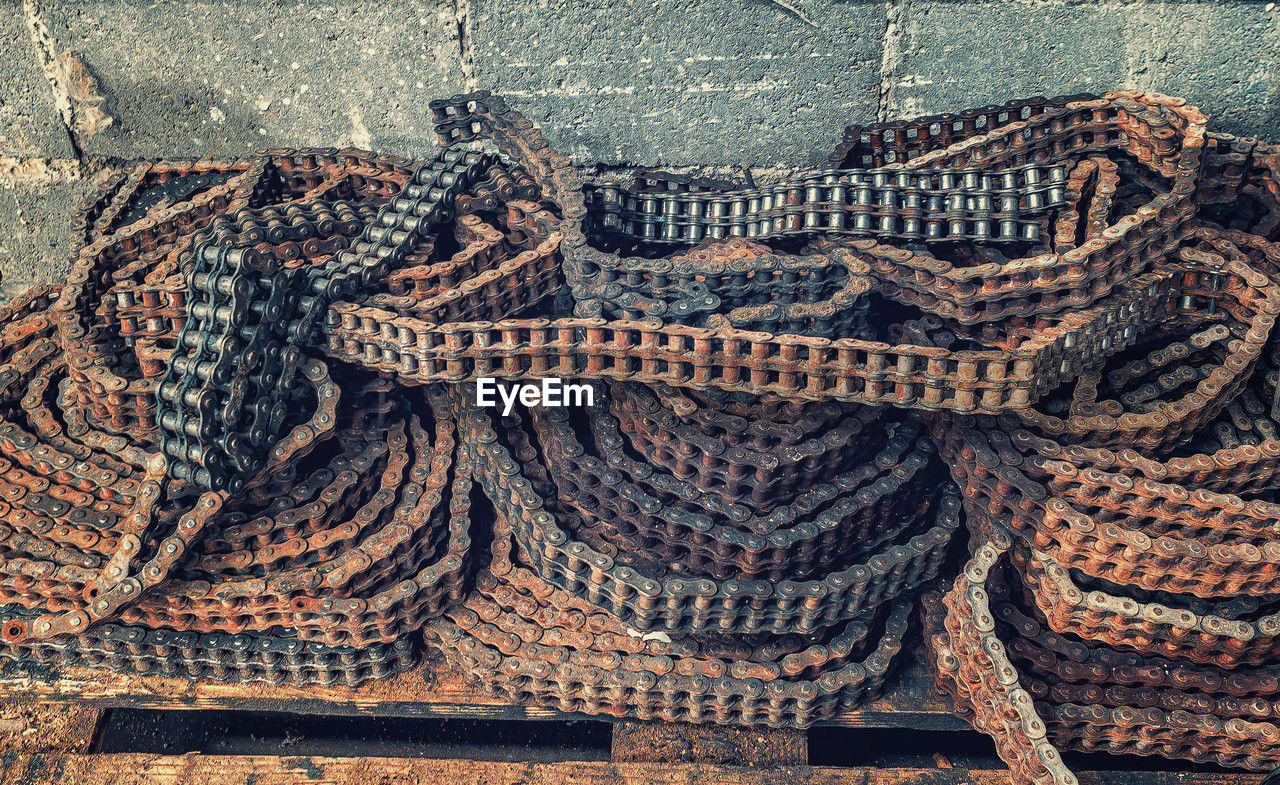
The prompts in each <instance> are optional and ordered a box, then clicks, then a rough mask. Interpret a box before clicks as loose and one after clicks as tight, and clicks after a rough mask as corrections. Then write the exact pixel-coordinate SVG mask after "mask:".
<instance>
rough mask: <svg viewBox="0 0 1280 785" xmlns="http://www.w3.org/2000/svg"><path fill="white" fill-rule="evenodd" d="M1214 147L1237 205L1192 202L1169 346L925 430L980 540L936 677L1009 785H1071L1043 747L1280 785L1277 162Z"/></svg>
mask: <svg viewBox="0 0 1280 785" xmlns="http://www.w3.org/2000/svg"><path fill="white" fill-rule="evenodd" d="M1215 144H1216V145H1218V146H1219V147H1220V148H1226V149H1228V150H1230V151H1231V152H1230V153H1227V154H1225V155H1224V156H1223V159H1226V162H1224V160H1222V159H1219V160H1218V161H1216V162H1214V163H1213V165H1212V166H1210V167H1209V169H1208V171H1209V172H1212V171H1215V170H1217V171H1219V172H1225V171H1229V170H1231V169H1233V168H1234V170H1235V172H1236V173H1235V175H1234V176H1235V178H1236V184H1235V186H1234V187H1226V186H1222V185H1221V184H1220V183H1219V184H1214V183H1209V184H1208V185H1206V190H1204V191H1201V192H1197V194H1196V198H1197V200H1198V201H1200V202H1201V206H1200V212H1201V215H1202V216H1204V217H1201V218H1196V219H1193V220H1192V221H1191V222H1190V223H1189V224H1188V225H1187V227H1186V229H1185V230H1184V232H1183V236H1182V238H1181V240H1180V242H1179V243H1178V245H1177V246H1176V247H1175V248H1174V249H1173V250H1172V251H1171V253H1170V254H1169V257H1168V259H1167V260H1166V261H1165V262H1164V263H1163V265H1162V268H1163V269H1165V270H1169V271H1171V272H1172V273H1173V274H1175V275H1178V276H1181V277H1183V278H1184V279H1186V280H1188V281H1190V282H1192V283H1191V284H1190V285H1189V286H1188V287H1187V288H1186V289H1185V290H1184V291H1185V292H1186V295H1187V296H1185V297H1184V298H1183V300H1182V302H1181V303H1180V308H1179V310H1178V311H1177V312H1176V313H1173V314H1172V315H1171V317H1170V318H1168V319H1167V320H1166V321H1165V322H1164V323H1163V325H1162V327H1161V329H1160V330H1158V331H1154V332H1152V333H1151V334H1149V335H1147V336H1143V338H1142V339H1141V340H1139V341H1137V342H1135V343H1134V344H1133V345H1132V347H1131V348H1129V349H1127V350H1126V351H1124V352H1121V353H1118V354H1116V355H1114V356H1113V357H1111V358H1109V359H1107V360H1105V361H1099V362H1097V363H1096V364H1095V366H1094V367H1093V368H1091V369H1090V370H1089V371H1088V372H1086V373H1084V374H1082V375H1081V376H1080V377H1079V378H1078V379H1076V380H1075V381H1074V383H1072V384H1069V385H1067V386H1066V387H1064V388H1063V389H1062V390H1060V391H1058V392H1057V393H1056V394H1054V395H1051V396H1047V397H1045V398H1044V399H1042V400H1041V401H1039V402H1037V403H1036V404H1035V405H1034V406H1032V407H1030V408H1027V409H1024V410H1019V411H1016V412H1009V413H1005V414H1002V415H1000V416H998V417H987V416H977V417H968V416H958V417H948V418H939V419H938V420H937V421H935V425H934V430H935V435H936V436H937V438H938V439H939V442H940V444H941V445H942V454H943V456H944V458H945V459H946V460H947V463H948V465H949V466H950V467H951V470H952V474H953V476H954V477H955V479H956V481H957V482H958V483H959V484H960V485H961V487H962V493H963V495H964V497H965V505H964V506H965V513H966V518H967V522H968V524H969V528H970V529H971V530H972V531H973V532H974V534H975V535H976V537H977V540H976V542H975V546H974V550H973V555H972V558H971V560H970V561H969V563H968V565H966V566H965V568H964V570H963V573H962V574H961V576H960V577H959V578H958V579H957V580H956V582H955V584H954V586H953V587H952V589H951V590H950V591H949V592H947V593H946V594H945V596H942V595H938V594H932V595H930V596H929V597H927V598H926V611H927V612H926V615H927V617H928V622H929V626H930V634H929V635H928V638H929V641H930V644H931V649H932V659H933V661H934V663H935V664H936V665H937V668H938V672H937V676H938V679H939V684H940V686H941V687H942V688H943V690H944V691H945V692H947V693H948V694H950V695H951V696H952V698H953V699H954V701H955V705H956V707H957V709H958V710H959V711H960V712H962V713H963V714H964V715H966V716H967V717H968V718H969V719H970V721H971V722H972V723H973V724H974V725H975V727H977V728H979V729H981V730H983V731H985V732H987V733H989V734H991V735H992V737H993V738H995V740H996V744H997V748H998V749H999V751H1000V754H1001V756H1002V757H1003V758H1004V759H1005V760H1006V761H1007V762H1008V763H1009V764H1010V767H1011V769H1012V772H1013V775H1014V781H1015V782H1018V783H1059V784H1061V785H1068V784H1070V783H1075V782H1076V779H1075V777H1074V775H1072V774H1071V772H1070V771H1069V769H1068V768H1067V767H1066V765H1065V764H1064V763H1063V761H1062V758H1061V756H1060V755H1059V754H1058V752H1057V750H1056V749H1055V747H1062V748H1071V749H1076V750H1082V751H1089V752H1093V751H1103V752H1110V753H1127V754H1139V755H1162V756H1165V757H1170V758H1184V759H1187V760H1192V761H1198V762H1207V763H1215V764H1218V765H1223V766H1230V767H1238V768H1247V769H1254V770H1270V769H1273V768H1275V767H1276V766H1277V764H1280V755H1278V754H1277V753H1276V750H1277V748H1280V722H1278V720H1280V714H1278V711H1277V708H1276V706H1277V701H1280V681H1277V678H1278V676H1280V672H1278V671H1277V670H1276V667H1277V665H1276V664H1277V661H1278V660H1277V655H1278V654H1280V605H1277V601H1278V600H1280V583H1278V580H1280V571H1278V569H1277V565H1278V564H1280V542H1278V541H1277V537H1276V535H1277V528H1276V527H1277V520H1280V505H1277V504H1276V502H1277V501H1280V497H1278V496H1277V493H1276V492H1277V490H1280V486H1277V484H1276V468H1277V466H1280V432H1278V428H1280V407H1278V406H1277V403H1278V402H1280V400H1278V399H1277V381H1278V380H1280V339H1278V338H1277V335H1276V332H1275V330H1274V322H1275V319H1276V316H1277V313H1280V285H1278V284H1277V281H1278V280H1280V246H1278V245H1276V244H1275V243H1274V242H1273V241H1274V240H1275V239H1278V238H1277V236H1276V232H1275V229H1276V222H1275V221H1274V220H1272V219H1271V218H1270V217H1269V216H1271V215H1273V214H1274V210H1275V205H1276V204H1277V203H1276V201H1275V194H1276V187H1275V183H1276V180H1275V179H1274V172H1275V171H1276V169H1275V162H1276V161H1275V156H1274V154H1267V151H1266V148H1265V146H1260V145H1254V144H1252V143H1249V142H1247V141H1242V140H1234V139H1231V138H1224V139H1218V140H1215ZM1259 153H1261V155H1259ZM1228 156H1231V158H1228ZM1228 217H1229V218H1228ZM1207 218H1214V219H1216V220H1218V221H1220V223H1218V222H1211V221H1209V220H1206V219H1207ZM1233 227H1239V228H1233ZM1246 230H1249V231H1246Z"/></svg>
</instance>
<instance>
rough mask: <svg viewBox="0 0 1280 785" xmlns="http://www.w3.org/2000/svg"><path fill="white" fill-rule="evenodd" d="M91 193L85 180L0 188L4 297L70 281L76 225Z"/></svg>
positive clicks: (0, 281) (0, 286) (0, 284)
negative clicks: (40, 285) (82, 204)
mask: <svg viewBox="0 0 1280 785" xmlns="http://www.w3.org/2000/svg"><path fill="white" fill-rule="evenodd" d="M89 188H90V186H89V185H88V183H87V182H86V181H84V180H80V181H76V182H71V183H51V184H43V185H28V186H21V187H16V188H0V271H2V272H3V278H2V279H0V297H6V298H7V297H8V296H11V295H13V294H17V293H18V292H20V291H22V290H23V289H25V288H26V287H27V286H30V285H32V284H37V283H51V282H60V281H62V280H65V278H66V274H67V272H68V271H69V269H70V261H69V258H68V251H69V249H70V245H71V223H72V219H73V218H74V216H75V209H76V207H77V206H78V205H79V204H80V202H82V201H84V199H85V196H86V195H87V193H88V189H89Z"/></svg>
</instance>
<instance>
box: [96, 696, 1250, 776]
mask: <svg viewBox="0 0 1280 785" xmlns="http://www.w3.org/2000/svg"><path fill="white" fill-rule="evenodd" d="M611 727H612V726H611V724H610V723H609V722H607V721H595V720H536V721H527V720H490V719H440V718H424V717H345V716H320V715H302V714H287V713H280V712H250V711H228V710H215V711H180V710H177V711H175V710H156V709H134V708H118V709H112V710H111V711H110V713H109V716H108V717H107V718H106V721H105V727H104V728H103V729H102V730H101V731H100V741H99V742H98V745H99V746H98V749H99V750H100V751H101V752H104V753H125V752H134V753H147V754H157V755H180V754H183V753H188V752H203V753H208V754H211V755H280V756H289V757H293V756H299V757H308V756H337V757H374V758H377V757H396V758H402V757H407V758H415V757H416V758H455V759H456V758H461V759H469V760H487V761H513V762H514V761H519V762H524V761H532V762H538V763H552V762H560V761H607V760H609V750H610V740H611ZM1063 757H1064V759H1065V760H1066V761H1067V763H1068V765H1070V766H1071V767H1072V768H1073V769H1074V770H1076V771H1135V772H1139V771H1141V772H1148V771H1150V772H1227V771H1230V770H1228V769H1222V768H1220V767H1216V766H1208V765H1204V764H1195V763H1189V762H1186V761H1169V760H1165V759H1163V758H1144V757H1138V756H1133V755H1119V756H1113V755H1104V754H1092V755H1086V754H1080V753H1068V754H1066V755H1064V756H1063ZM809 764H810V765H813V766H841V767H850V768H855V767H873V768H934V767H936V766H939V765H949V766H952V767H954V768H957V769H992V768H1003V764H1002V763H1001V762H1000V759H999V758H998V757H997V756H996V752H995V746H994V745H993V744H992V742H991V739H990V738H988V737H987V736H984V735H982V734H979V733H977V732H974V731H936V730H908V729H898V728H838V727H816V728H811V729H810V730H809Z"/></svg>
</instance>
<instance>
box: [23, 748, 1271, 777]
mask: <svg viewBox="0 0 1280 785" xmlns="http://www.w3.org/2000/svg"><path fill="white" fill-rule="evenodd" d="M1079 777H1080V785H1175V784H1176V785H1255V783H1257V781H1258V778H1259V775H1257V774H1186V773H1181V774H1161V773H1153V772H1134V771H1124V772H1095V773H1083V774H1080V775H1079ZM0 782H20V783H23V785H391V784H392V783H396V784H398V783H422V785H434V784H436V783H447V785H563V783H574V784H575V785H695V784H696V785H849V784H850V783H857V784H858V785H1008V783H1009V773H1008V772H1007V771H1004V770H1003V769H991V770H969V771H964V770H960V769H839V768H829V767H813V768H811V767H808V766H777V767H766V768H746V767H739V766H718V765H713V764H702V763H684V764H680V763H677V764H663V763H603V762H570V763H509V762H496V761H470V760H432V759H424V758H319V757H314V758H276V757H267V756H259V755H244V756H240V755H236V756H225V755H200V754H195V753H193V754H190V755H138V754H119V755H74V754H63V755H58V754H51V755H39V754H27V753H13V752H8V753H3V754H0Z"/></svg>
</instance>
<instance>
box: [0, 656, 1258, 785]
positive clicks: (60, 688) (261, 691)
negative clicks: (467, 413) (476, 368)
mask: <svg viewBox="0 0 1280 785" xmlns="http://www.w3.org/2000/svg"><path fill="white" fill-rule="evenodd" d="M114 708H145V709H166V710H174V709H180V710H186V711H201V710H239V711H272V712H289V713H295V714H304V715H330V716H348V717H349V716H365V717H409V718H452V719H458V718H467V719H473V720H474V719H480V720H519V721H539V720H564V719H566V718H577V717H578V716H579V715H565V714H561V713H559V712H556V711H551V710H546V709H538V708H527V707H522V706H512V705H509V704H506V703H503V702H501V701H498V700H495V699H493V698H490V697H488V696H486V695H484V694H483V693H481V692H479V691H478V690H477V689H475V688H473V687H472V686H470V685H469V684H468V683H467V682H466V681H465V680H464V679H463V678H461V677H460V676H458V675H457V674H454V673H451V672H449V671H448V670H446V669H444V668H442V667H441V666H439V665H438V664H433V663H428V664H426V665H423V666H421V667H419V668H417V669H415V670H413V671H410V672H408V673H403V674H400V675H398V676H396V677H394V678H391V679H387V680H385V681H381V682H376V683H370V684H367V685H364V686H362V687H360V688H358V689H354V690H353V689H350V688H346V687H306V688H299V687H291V686H271V685H265V684H248V685H246V684H221V683H217V682H192V681H187V680H185V679H173V678H162V677H154V676H136V675H121V674H111V673H106V672H102V671H96V670H87V669H82V668H66V669H61V670H54V669H49V668H33V667H23V666H19V665H16V664H14V663H12V662H5V663H4V664H3V665H0V783H21V785H41V784H42V783H59V784H61V785H108V784H110V785H125V784H126V783H161V784H164V785H169V784H171V783H191V784H192V785H206V784H208V785H214V784H218V785H220V784H221V783H230V784H231V785H277V783H306V784H307V785H323V784H324V783H334V784H335V785H336V784H337V783H351V784H352V785H383V783H386V784H388V785H390V784H391V783H449V785H516V783H533V784H536V785H543V783H545V784H546V785H560V783H587V784H589V785H606V784H607V785H621V784H622V783H626V784H627V785H695V784H701V783H706V784H707V785H783V784H784V783H785V784H786V785H827V783H830V785H836V784H837V783H839V784H840V785H849V784H850V783H857V784H858V785H963V784H967V785H996V784H997V783H1001V784H1003V783H1007V782H1008V774H1007V772H1005V771H1004V770H1003V769H1002V768H999V767H998V765H995V764H994V763H993V764H992V765H990V766H989V767H986V768H978V769H974V768H967V769H961V768H949V766H950V764H949V763H948V761H947V760H946V759H945V758H943V757H941V756H937V758H936V763H935V765H934V766H933V767H930V768H922V767H916V768H842V767H832V766H810V765H808V763H809V757H810V755H809V734H808V733H807V732H805V731H794V730H792V731H787V730H762V729H735V728H721V727H717V726H694V725H680V724H669V723H642V722H632V721H619V722H615V723H613V725H612V740H613V743H612V748H611V753H610V756H609V757H610V759H609V760H608V761H569V762H554V763H538V762H504V761H490V760H467V759H430V758H410V757H390V758H387V757H378V758H355V757H317V756H302V757H284V756H275V755H211V754H204V753H188V754H183V755H158V754H142V753H113V754H103V753H100V752H98V751H97V750H98V749H100V743H101V734H102V731H103V726H104V717H105V716H106V714H107V712H108V711H109V710H111V709H114ZM596 719H598V718H596ZM827 724H828V725H830V726H834V727H839V728H849V729H859V728H861V729H866V728H900V729H912V730H915V731H956V730H962V729H967V728H968V726H967V725H966V724H965V723H963V722H962V721H960V720H958V719H956V718H955V717H952V716H951V715H949V714H947V713H946V711H945V710H944V708H943V706H942V705H941V703H940V702H939V700H938V699H937V698H936V697H935V696H934V695H933V693H932V690H931V689H930V688H929V686H928V682H927V679H926V677H925V673H924V670H923V667H922V666H920V665H919V664H912V665H908V666H907V667H905V668H903V669H902V670H901V671H900V672H899V673H898V675H897V676H896V677H895V678H894V679H893V681H892V682H891V689H889V690H888V691H887V694H886V696H885V697H883V698H881V699H880V700H877V701H875V702H873V703H871V704H870V705H868V706H866V707H864V708H862V709H859V710H857V711H850V712H847V713H845V714H843V715H841V716H839V717H837V718H835V719H834V720H833V721H832V722H830V723H827ZM969 732H970V733H973V732H972V731H969ZM849 733H851V734H856V732H855V731H849ZM852 738H853V737H851V739H852ZM974 739H975V742H981V741H982V739H981V737H979V736H977V735H976V734H975V735H974ZM851 743H856V741H851ZM1156 765H1157V766H1158V765H1159V764H1156ZM1185 768H1186V767H1183V771H1181V772H1161V771H1088V772H1083V773H1081V774H1080V781H1081V783H1082V785H1102V784H1103V783H1106V784H1107V785H1111V784H1113V783H1114V785H1121V783H1123V784H1124V785H1174V783H1177V785H1246V783H1247V784H1248V785H1256V783H1258V782H1259V781H1260V780H1261V779H1262V778H1261V777H1260V776H1259V775H1256V774H1234V773H1194V772H1190V773H1188V772H1187V771H1185Z"/></svg>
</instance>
